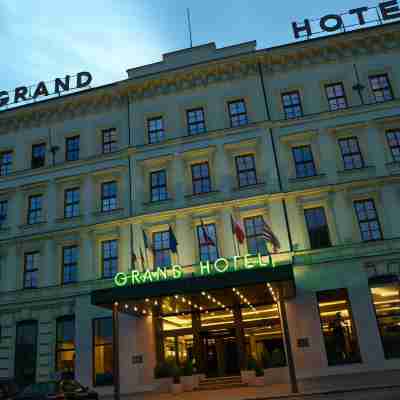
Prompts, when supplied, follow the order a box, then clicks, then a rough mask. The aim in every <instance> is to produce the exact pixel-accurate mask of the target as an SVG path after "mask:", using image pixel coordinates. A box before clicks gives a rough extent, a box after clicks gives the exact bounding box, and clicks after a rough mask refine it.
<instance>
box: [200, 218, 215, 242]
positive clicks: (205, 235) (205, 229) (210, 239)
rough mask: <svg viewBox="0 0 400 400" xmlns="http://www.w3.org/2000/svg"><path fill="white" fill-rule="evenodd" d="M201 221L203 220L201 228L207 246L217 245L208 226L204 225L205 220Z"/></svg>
mask: <svg viewBox="0 0 400 400" xmlns="http://www.w3.org/2000/svg"><path fill="white" fill-rule="evenodd" d="M200 221H201V225H200V228H201V231H202V232H203V240H204V243H203V244H205V245H207V246H215V243H214V240H212V238H211V237H210V235H209V234H208V231H207V228H206V226H205V225H204V221H203V220H202V219H201V220H200Z"/></svg>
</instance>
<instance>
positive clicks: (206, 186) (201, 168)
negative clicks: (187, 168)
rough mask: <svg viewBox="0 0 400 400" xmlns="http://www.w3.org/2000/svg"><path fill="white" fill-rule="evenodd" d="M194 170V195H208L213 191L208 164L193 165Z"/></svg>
mask: <svg viewBox="0 0 400 400" xmlns="http://www.w3.org/2000/svg"><path fill="white" fill-rule="evenodd" d="M191 169H192V182H193V194H201V193H208V192H210V191H211V180H210V171H209V167H208V162H202V163H199V164H193V165H192V166H191Z"/></svg>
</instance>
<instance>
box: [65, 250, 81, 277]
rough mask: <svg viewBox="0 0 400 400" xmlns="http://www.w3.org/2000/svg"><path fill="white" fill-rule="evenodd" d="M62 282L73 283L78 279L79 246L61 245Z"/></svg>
mask: <svg viewBox="0 0 400 400" xmlns="http://www.w3.org/2000/svg"><path fill="white" fill-rule="evenodd" d="M62 253H63V256H62V257H63V268H62V283H63V284H66V283H74V282H76V281H77V280H78V259H79V247H78V246H68V247H63V252H62Z"/></svg>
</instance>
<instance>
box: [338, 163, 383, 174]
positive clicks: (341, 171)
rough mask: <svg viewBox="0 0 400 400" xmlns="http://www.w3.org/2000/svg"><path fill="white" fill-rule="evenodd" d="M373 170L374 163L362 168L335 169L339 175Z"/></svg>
mask: <svg viewBox="0 0 400 400" xmlns="http://www.w3.org/2000/svg"><path fill="white" fill-rule="evenodd" d="M372 170H375V166H374V165H366V166H365V167H362V168H352V169H341V170H339V171H337V173H338V174H339V175H351V174H353V173H355V172H361V173H363V172H365V171H372Z"/></svg>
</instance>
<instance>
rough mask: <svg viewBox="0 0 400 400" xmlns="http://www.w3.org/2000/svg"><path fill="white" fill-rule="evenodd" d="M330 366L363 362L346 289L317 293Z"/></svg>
mask: <svg viewBox="0 0 400 400" xmlns="http://www.w3.org/2000/svg"><path fill="white" fill-rule="evenodd" d="M317 301H318V308H319V316H320V319H321V328H322V334H323V336H324V342H325V350H326V355H327V358H328V365H340V364H350V363H356V362H361V357H360V352H359V347H358V341H357V334H356V331H355V327H354V322H353V318H352V314H351V308H350V302H349V298H348V295H347V290H346V289H337V290H326V291H323V292H318V293H317Z"/></svg>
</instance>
